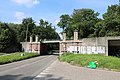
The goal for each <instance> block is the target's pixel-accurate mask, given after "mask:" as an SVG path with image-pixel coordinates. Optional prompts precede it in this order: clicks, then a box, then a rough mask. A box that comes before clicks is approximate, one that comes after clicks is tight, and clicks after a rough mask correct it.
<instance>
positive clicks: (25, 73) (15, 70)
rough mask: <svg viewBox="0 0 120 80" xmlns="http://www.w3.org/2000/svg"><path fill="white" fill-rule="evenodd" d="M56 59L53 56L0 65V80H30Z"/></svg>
mask: <svg viewBox="0 0 120 80" xmlns="http://www.w3.org/2000/svg"><path fill="white" fill-rule="evenodd" d="M56 59H57V56H55V55H47V56H40V57H36V58H32V59H27V60H23V61H18V62H14V63H9V64H5V65H0V80H32V79H33V78H34V77H35V76H36V75H38V74H39V73H40V72H42V71H43V70H44V69H46V68H47V67H48V66H50V64H52V63H53V62H54V61H55V60H56Z"/></svg>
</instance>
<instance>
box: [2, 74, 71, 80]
mask: <svg viewBox="0 0 120 80" xmlns="http://www.w3.org/2000/svg"><path fill="white" fill-rule="evenodd" d="M22 76H23V75H22V74H19V75H4V76H0V80H70V79H63V77H54V76H53V75H52V74H47V75H45V76H41V77H36V78H34V77H32V76H26V77H22ZM33 78H34V79H33Z"/></svg>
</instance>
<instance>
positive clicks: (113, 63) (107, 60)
mask: <svg viewBox="0 0 120 80" xmlns="http://www.w3.org/2000/svg"><path fill="white" fill-rule="evenodd" d="M59 59H60V61H65V62H68V63H70V64H72V65H77V66H81V67H85V66H88V64H89V62H90V61H98V65H97V67H98V68H101V69H108V70H114V71H120V58H117V57H112V56H104V55H100V54H72V53H64V54H63V55H61V56H60V57H59Z"/></svg>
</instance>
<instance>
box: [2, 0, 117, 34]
mask: <svg viewBox="0 0 120 80" xmlns="http://www.w3.org/2000/svg"><path fill="white" fill-rule="evenodd" d="M118 2H119V0H1V2H0V21H2V22H12V23H21V21H22V19H23V18H26V17H32V18H33V20H35V21H36V23H38V22H39V20H40V19H44V20H46V21H48V22H50V23H53V25H54V26H56V24H57V22H58V21H59V17H60V15H62V14H69V15H71V14H72V12H73V9H81V8H90V9H93V10H95V11H96V12H99V13H100V16H99V17H102V14H104V13H105V12H106V10H107V7H108V5H111V4H118ZM57 31H58V32H59V31H60V29H59V28H57Z"/></svg>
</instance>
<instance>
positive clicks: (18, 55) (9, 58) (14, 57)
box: [0, 52, 38, 64]
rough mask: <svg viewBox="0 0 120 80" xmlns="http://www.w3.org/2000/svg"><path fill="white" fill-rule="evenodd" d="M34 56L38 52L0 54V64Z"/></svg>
mask: <svg viewBox="0 0 120 80" xmlns="http://www.w3.org/2000/svg"><path fill="white" fill-rule="evenodd" d="M21 54H22V55H21ZM35 56H38V54H37V53H23V52H16V53H12V54H10V55H6V56H1V57H0V64H6V63H11V62H15V61H20V60H24V59H28V58H31V57H35Z"/></svg>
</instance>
